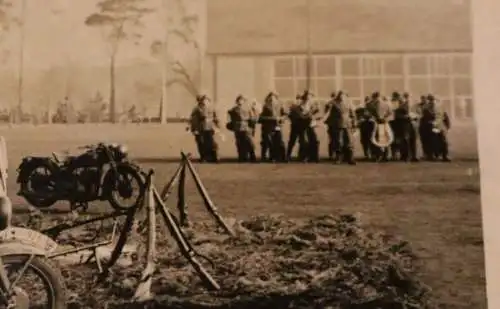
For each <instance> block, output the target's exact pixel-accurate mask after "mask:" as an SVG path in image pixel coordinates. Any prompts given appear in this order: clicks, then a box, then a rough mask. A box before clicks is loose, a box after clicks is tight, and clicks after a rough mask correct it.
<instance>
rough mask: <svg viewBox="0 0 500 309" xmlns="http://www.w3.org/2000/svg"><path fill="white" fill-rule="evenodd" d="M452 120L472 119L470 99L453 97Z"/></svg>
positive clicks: (472, 108) (472, 110) (472, 111)
mask: <svg viewBox="0 0 500 309" xmlns="http://www.w3.org/2000/svg"><path fill="white" fill-rule="evenodd" d="M453 106H454V116H455V117H454V119H457V120H471V119H474V106H473V103H472V98H470V97H460V96H459V97H455V100H454V102H453Z"/></svg>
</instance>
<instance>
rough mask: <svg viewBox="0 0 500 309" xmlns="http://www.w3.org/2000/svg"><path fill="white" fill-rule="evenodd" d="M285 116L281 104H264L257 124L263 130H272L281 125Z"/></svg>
mask: <svg viewBox="0 0 500 309" xmlns="http://www.w3.org/2000/svg"><path fill="white" fill-rule="evenodd" d="M285 115H286V112H285V109H284V107H283V104H282V103H281V102H277V101H275V102H266V103H265V104H264V106H262V112H261V113H260V115H259V120H258V122H259V123H260V124H262V129H263V130H274V128H275V127H276V126H279V125H281V122H282V119H283V117H284V116H285Z"/></svg>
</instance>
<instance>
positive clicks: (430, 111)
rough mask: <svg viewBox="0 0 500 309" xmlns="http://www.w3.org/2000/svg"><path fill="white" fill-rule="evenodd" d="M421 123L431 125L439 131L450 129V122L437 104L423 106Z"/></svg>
mask: <svg viewBox="0 0 500 309" xmlns="http://www.w3.org/2000/svg"><path fill="white" fill-rule="evenodd" d="M422 121H423V122H424V123H432V124H433V125H434V126H435V127H437V128H439V129H449V128H450V127H451V121H450V118H449V116H448V114H447V113H446V112H445V111H444V109H443V107H442V105H441V104H439V103H438V102H429V103H425V104H423V106H422Z"/></svg>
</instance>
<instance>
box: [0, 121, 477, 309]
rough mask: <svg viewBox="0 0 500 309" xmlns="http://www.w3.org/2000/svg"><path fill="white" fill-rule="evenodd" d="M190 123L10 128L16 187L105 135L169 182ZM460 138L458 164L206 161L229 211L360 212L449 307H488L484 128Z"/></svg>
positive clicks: (194, 207)
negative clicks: (40, 158) (20, 177)
mask: <svg viewBox="0 0 500 309" xmlns="http://www.w3.org/2000/svg"><path fill="white" fill-rule="evenodd" d="M182 131H183V126H180V125H177V126H175V125H172V126H165V127H160V126H142V125H141V126H130V125H128V126H121V125H117V126H109V125H102V126H94V127H89V126H75V127H69V126H68V127H58V126H54V127H17V128H0V134H1V135H3V136H5V138H6V139H7V145H8V150H9V151H8V153H9V167H10V171H11V173H10V178H9V193H10V195H11V196H12V195H13V194H15V192H16V191H17V185H16V184H15V173H14V171H15V168H16V167H17V165H18V164H19V160H20V158H21V157H22V156H24V155H28V154H40V155H42V154H49V153H50V152H51V151H57V150H63V149H65V148H69V147H74V146H77V145H81V144H84V143H90V142H96V141H99V140H104V141H116V142H122V143H127V144H128V145H129V148H130V150H131V154H132V156H134V157H136V158H137V159H138V161H139V162H140V164H141V165H142V166H144V168H154V169H155V171H156V184H157V185H158V186H162V185H164V184H165V183H166V182H167V180H168V178H169V177H170V176H171V174H172V173H173V172H174V170H175V168H176V163H173V162H171V160H164V161H162V160H160V159H162V158H176V157H178V153H179V151H180V150H181V149H184V150H186V151H194V143H193V141H192V138H191V137H190V136H189V135H187V134H184V133H182ZM226 135H227V134H226ZM227 137H228V141H226V142H225V143H221V153H222V156H223V157H229V156H234V150H232V149H233V148H234V146H233V142H232V139H231V137H230V136H229V135H227ZM450 140H451V145H452V150H451V151H452V155H453V158H454V159H456V160H455V161H454V162H452V163H448V164H445V163H424V162H422V163H417V164H403V163H386V164H372V163H360V164H359V165H358V166H354V167H352V166H332V165H329V164H327V163H324V164H323V163H321V164H306V165H303V164H295V163H293V164H287V165H272V164H257V165H247V164H240V165H238V164H224V163H222V164H218V165H196V168H197V169H198V171H199V173H200V176H201V178H202V180H203V182H204V184H205V185H206V187H207V189H208V192H209V193H210V195H211V197H212V199H213V200H214V202H215V203H216V204H217V206H218V207H219V209H220V211H221V213H222V214H223V215H224V216H225V217H235V218H244V217H248V216H252V215H260V214H275V213H282V214H285V215H287V216H289V217H292V218H303V217H311V216H312V215H318V214H336V213H360V214H361V217H362V218H363V221H364V222H367V223H368V224H369V225H371V226H374V227H377V228H380V229H382V230H384V231H387V232H390V233H392V234H395V235H399V236H401V237H403V238H405V239H407V240H409V241H410V243H411V245H412V246H413V248H414V249H415V251H416V252H417V254H418V256H419V257H420V259H421V262H422V266H423V269H424V272H423V274H422V279H423V280H424V282H425V283H427V284H428V285H429V286H430V287H432V289H433V291H434V294H435V297H436V298H437V299H438V301H439V303H440V304H441V307H440V308H447V309H448V308H450V309H451V308H457V309H458V308H475V309H480V308H486V296H485V273H484V272H485V271H484V255H483V241H482V239H483V238H482V229H481V211H480V209H481V208H480V192H479V173H478V163H477V161H475V160H471V159H474V158H476V157H477V151H476V140H475V132H474V131H473V130H470V129H462V131H460V129H456V131H455V132H452V133H451V137H450ZM323 141H324V137H323ZM324 145H325V143H324V142H323V147H322V148H323V149H324V148H325V147H324ZM323 152H324V151H323ZM464 159H467V160H464ZM187 190H188V192H192V193H193V195H191V196H189V198H188V205H189V213H190V216H191V219H192V220H205V219H207V218H208V216H207V215H206V213H205V211H204V210H203V206H202V203H201V199H200V198H199V197H198V196H196V195H195V189H194V185H193V182H192V181H188V189H187ZM15 201H16V204H18V205H19V206H20V204H21V203H22V200H21V199H18V198H15Z"/></svg>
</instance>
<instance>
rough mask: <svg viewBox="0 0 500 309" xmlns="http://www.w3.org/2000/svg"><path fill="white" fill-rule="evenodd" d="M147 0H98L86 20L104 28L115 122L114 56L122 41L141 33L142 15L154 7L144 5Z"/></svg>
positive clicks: (137, 38) (139, 35)
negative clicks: (95, 11) (95, 8)
mask: <svg viewBox="0 0 500 309" xmlns="http://www.w3.org/2000/svg"><path fill="white" fill-rule="evenodd" d="M146 3H147V0H101V1H99V2H98V3H97V8H98V12H97V13H93V14H91V15H89V16H88V17H87V18H86V19H85V24H86V25H87V26H90V27H99V28H100V29H102V30H103V34H104V35H105V39H106V41H107V42H108V43H109V56H110V65H109V82H110V86H109V88H110V89H109V109H110V110H109V113H110V121H111V122H113V123H116V121H117V114H116V112H117V110H116V97H115V95H116V84H115V74H116V68H115V66H116V57H117V55H118V51H119V48H120V45H121V43H122V42H125V41H133V42H134V43H135V44H138V41H139V40H140V39H141V37H142V35H141V34H140V32H139V31H138V30H139V28H141V27H142V26H143V23H142V19H143V18H144V16H146V15H147V14H148V13H151V12H152V11H153V10H152V9H151V8H148V7H146V5H145V4H146Z"/></svg>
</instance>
